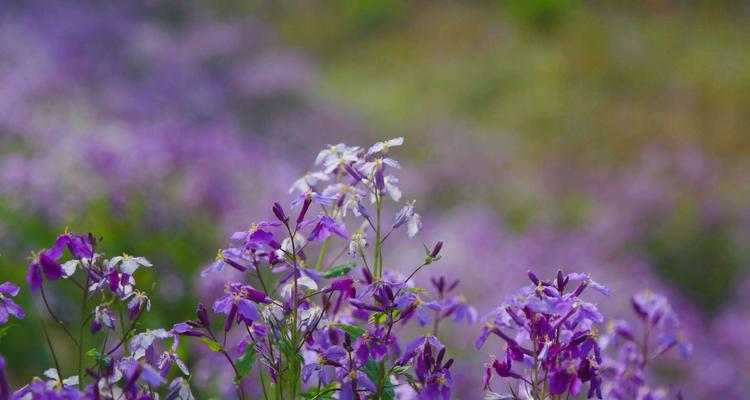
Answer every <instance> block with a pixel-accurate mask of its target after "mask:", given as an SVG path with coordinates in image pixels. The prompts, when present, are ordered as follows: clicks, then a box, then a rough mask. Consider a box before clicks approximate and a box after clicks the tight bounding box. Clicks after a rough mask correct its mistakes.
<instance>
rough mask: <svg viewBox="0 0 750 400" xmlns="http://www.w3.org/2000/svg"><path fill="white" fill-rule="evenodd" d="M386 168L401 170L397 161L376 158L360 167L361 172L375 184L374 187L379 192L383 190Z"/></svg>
mask: <svg viewBox="0 0 750 400" xmlns="http://www.w3.org/2000/svg"><path fill="white" fill-rule="evenodd" d="M386 166H389V167H392V168H396V169H401V164H399V163H398V161H396V160H394V159H391V158H387V157H378V158H375V159H374V160H372V161H368V162H366V163H364V164H363V165H362V172H363V173H364V174H365V176H367V177H368V179H370V180H372V181H373V182H375V187H376V188H378V190H381V191H382V190H384V189H385V167H386Z"/></svg>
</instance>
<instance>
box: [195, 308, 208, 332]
mask: <svg viewBox="0 0 750 400" xmlns="http://www.w3.org/2000/svg"><path fill="white" fill-rule="evenodd" d="M195 315H197V316H198V321H200V323H201V326H203V327H205V328H208V327H210V326H211V322H210V321H209V320H208V312H207V311H206V307H204V306H203V303H199V304H198V308H197V309H196V310H195Z"/></svg>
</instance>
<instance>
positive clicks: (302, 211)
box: [297, 196, 312, 224]
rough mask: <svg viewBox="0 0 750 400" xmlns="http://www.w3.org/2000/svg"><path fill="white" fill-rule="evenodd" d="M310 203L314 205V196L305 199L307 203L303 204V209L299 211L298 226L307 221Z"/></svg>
mask: <svg viewBox="0 0 750 400" xmlns="http://www.w3.org/2000/svg"><path fill="white" fill-rule="evenodd" d="M310 203H312V196H307V197H305V202H304V203H302V209H301V210H299V214H298V215H297V223H298V224H299V223H300V222H302V221H303V220H304V219H305V214H307V209H309V208H310Z"/></svg>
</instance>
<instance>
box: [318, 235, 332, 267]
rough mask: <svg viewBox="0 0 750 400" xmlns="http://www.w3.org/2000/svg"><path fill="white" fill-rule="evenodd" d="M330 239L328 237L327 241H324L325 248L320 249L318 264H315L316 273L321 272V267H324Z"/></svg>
mask: <svg viewBox="0 0 750 400" xmlns="http://www.w3.org/2000/svg"><path fill="white" fill-rule="evenodd" d="M330 239H331V238H330V237H327V238H326V240H324V241H323V246H322V247H321V248H320V255H318V262H317V263H315V270H316V271H320V268H321V266H323V258H325V254H326V249H327V248H328V240H330Z"/></svg>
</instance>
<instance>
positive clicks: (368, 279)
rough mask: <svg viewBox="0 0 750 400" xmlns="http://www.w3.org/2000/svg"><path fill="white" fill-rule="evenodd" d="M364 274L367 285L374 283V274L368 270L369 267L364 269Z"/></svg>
mask: <svg viewBox="0 0 750 400" xmlns="http://www.w3.org/2000/svg"><path fill="white" fill-rule="evenodd" d="M362 274H363V275H364V276H365V281H366V282H367V284H368V285H369V284H371V283H372V274H371V273H370V270H369V269H367V267H362Z"/></svg>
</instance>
